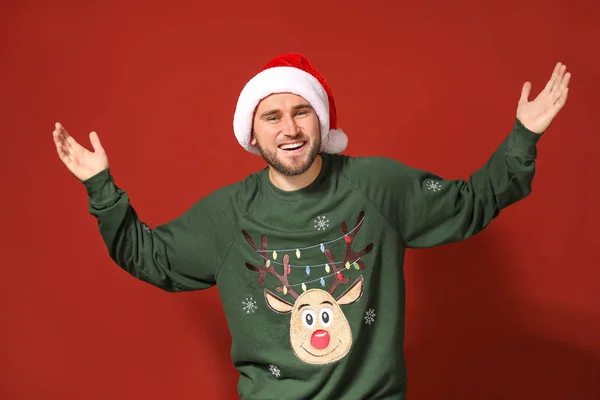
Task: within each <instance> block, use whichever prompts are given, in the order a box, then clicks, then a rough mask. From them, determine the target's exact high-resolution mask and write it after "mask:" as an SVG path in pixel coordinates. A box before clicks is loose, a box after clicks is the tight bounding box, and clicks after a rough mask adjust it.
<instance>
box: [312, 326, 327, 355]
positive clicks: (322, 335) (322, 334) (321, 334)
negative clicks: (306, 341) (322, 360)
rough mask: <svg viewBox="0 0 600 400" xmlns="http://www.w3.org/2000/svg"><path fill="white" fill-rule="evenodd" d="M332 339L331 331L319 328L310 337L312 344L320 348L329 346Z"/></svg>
mask: <svg viewBox="0 0 600 400" xmlns="http://www.w3.org/2000/svg"><path fill="white" fill-rule="evenodd" d="M330 340H331V336H330V335H329V332H327V331H324V330H323V329H319V330H316V331H314V332H313V334H312V336H311V338H310V344H311V346H312V347H314V348H315V349H318V350H323V349H324V348H326V347H327V346H329V341H330Z"/></svg>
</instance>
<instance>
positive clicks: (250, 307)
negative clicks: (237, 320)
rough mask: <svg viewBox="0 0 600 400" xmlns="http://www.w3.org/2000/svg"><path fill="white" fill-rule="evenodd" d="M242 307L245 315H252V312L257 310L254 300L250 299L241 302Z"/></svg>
mask: <svg viewBox="0 0 600 400" xmlns="http://www.w3.org/2000/svg"><path fill="white" fill-rule="evenodd" d="M242 305H243V310H244V311H246V314H253V313H254V311H256V309H257V308H258V307H257V306H256V300H254V299H253V298H252V297H250V298H248V297H246V300H244V301H242Z"/></svg>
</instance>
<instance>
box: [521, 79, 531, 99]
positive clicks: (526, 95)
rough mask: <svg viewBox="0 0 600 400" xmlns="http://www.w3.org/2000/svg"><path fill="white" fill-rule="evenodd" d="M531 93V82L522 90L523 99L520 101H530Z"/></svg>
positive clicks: (524, 85)
mask: <svg viewBox="0 0 600 400" xmlns="http://www.w3.org/2000/svg"><path fill="white" fill-rule="evenodd" d="M529 93H531V82H525V83H524V84H523V88H522V89H521V98H520V99H519V101H521V102H523V101H529Z"/></svg>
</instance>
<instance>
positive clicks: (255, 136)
mask: <svg viewBox="0 0 600 400" xmlns="http://www.w3.org/2000/svg"><path fill="white" fill-rule="evenodd" d="M250 143H251V144H252V145H253V146H256V147H257V148H258V150H259V151H260V154H261V155H262V157H263V159H264V160H265V161H266V162H267V163H268V164H269V165H270V166H271V169H270V173H269V177H270V179H271V181H272V182H273V184H275V185H276V186H278V187H279V188H281V189H283V190H297V189H301V188H303V187H305V186H307V185H308V184H309V183H310V182H312V181H313V180H314V179H315V178H316V177H317V175H318V174H319V171H320V170H321V165H322V160H321V157H320V156H319V151H320V147H321V135H320V132H319V118H318V117H317V114H316V113H315V111H314V110H313V108H312V106H311V105H310V104H309V103H308V102H307V101H306V100H304V99H303V98H302V97H300V96H298V95H295V94H291V93H276V94H272V95H270V96H268V97H267V98H265V99H263V100H262V101H261V102H260V103H259V104H258V107H257V108H256V114H255V117H254V122H253V131H252V140H251V141H250Z"/></svg>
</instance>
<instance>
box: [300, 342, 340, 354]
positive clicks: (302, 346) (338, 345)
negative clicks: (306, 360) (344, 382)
mask: <svg viewBox="0 0 600 400" xmlns="http://www.w3.org/2000/svg"><path fill="white" fill-rule="evenodd" d="M340 344H342V341H341V340H338V344H337V346H335V347H334V348H333V349H332V350H331V351H330V352H329V353H327V354H323V355H318V354H314V353H311V352H310V351H308V350H306V348H305V347H304V345H303V344H302V345H300V347H301V348H302V349H303V350H304V351H305V352H307V353H308V354H310V355H311V356H313V357H325V356H328V355H330V354H331V353H333V352H334V351H335V350H336V349H337V348H338V347H340Z"/></svg>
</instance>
